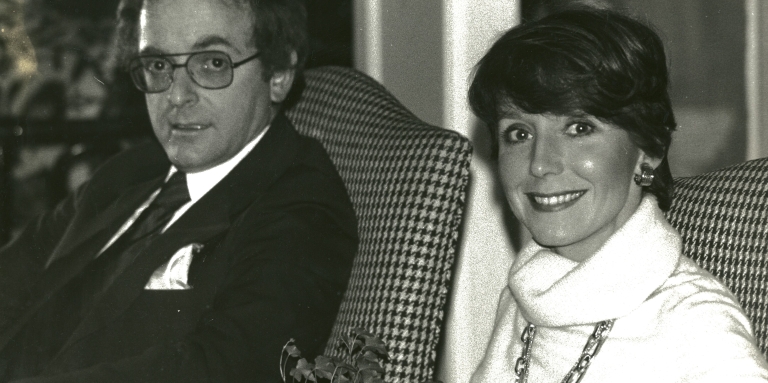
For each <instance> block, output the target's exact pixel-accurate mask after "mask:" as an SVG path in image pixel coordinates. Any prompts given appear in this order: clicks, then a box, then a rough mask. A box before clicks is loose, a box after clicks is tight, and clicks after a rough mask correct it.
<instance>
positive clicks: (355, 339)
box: [280, 328, 389, 383]
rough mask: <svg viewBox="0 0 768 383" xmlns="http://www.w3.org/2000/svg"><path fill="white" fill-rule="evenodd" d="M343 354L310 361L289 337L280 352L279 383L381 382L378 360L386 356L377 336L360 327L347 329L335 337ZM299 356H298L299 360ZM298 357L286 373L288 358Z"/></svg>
mask: <svg viewBox="0 0 768 383" xmlns="http://www.w3.org/2000/svg"><path fill="white" fill-rule="evenodd" d="M338 347H339V348H340V349H341V351H342V354H343V355H344V356H343V357H327V356H323V355H319V356H317V357H316V358H315V361H314V363H310V362H308V361H307V360H306V359H305V358H301V351H299V349H298V348H297V347H296V345H295V340H293V339H291V340H289V341H288V342H287V343H286V344H285V346H283V351H282V353H281V355H280V374H281V376H282V378H283V382H286V383H287V382H288V379H290V381H291V382H318V383H319V382H329V383H358V382H360V383H384V368H383V367H382V366H381V363H382V362H383V361H384V360H386V359H387V358H388V357H389V355H388V353H387V347H386V345H385V344H384V342H382V341H381V339H379V338H377V337H376V336H375V335H373V334H372V333H370V332H368V331H366V330H365V329H362V328H353V329H350V331H349V333H348V334H347V335H343V336H342V337H341V339H339V345H338ZM299 358H301V359H299ZM292 359H293V360H295V359H298V361H297V362H296V366H295V367H293V368H292V369H291V370H290V372H289V373H288V374H287V375H286V368H287V366H288V362H289V360H292Z"/></svg>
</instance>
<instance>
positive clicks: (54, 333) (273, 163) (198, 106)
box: [0, 0, 357, 383]
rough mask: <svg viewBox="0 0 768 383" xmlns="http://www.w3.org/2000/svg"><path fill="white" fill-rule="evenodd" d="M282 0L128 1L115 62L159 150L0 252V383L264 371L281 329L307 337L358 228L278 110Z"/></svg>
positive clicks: (311, 346)
mask: <svg viewBox="0 0 768 383" xmlns="http://www.w3.org/2000/svg"><path fill="white" fill-rule="evenodd" d="M298 1H299V0H281V1H277V0H250V1H249V0H146V1H145V3H144V4H143V6H142V7H141V10H140V13H138V15H139V20H138V21H139V23H138V25H139V26H138V27H137V28H138V29H136V30H135V31H137V37H138V55H134V56H136V57H134V59H133V60H132V61H131V64H130V71H131V75H132V78H133V80H134V82H135V84H136V86H137V87H138V88H139V89H141V90H142V91H144V92H145V93H146V101H147V107H148V111H149V115H150V119H151V122H152V126H153V129H154V132H155V135H156V136H157V138H158V141H159V143H160V145H161V147H160V146H158V145H157V144H156V143H155V144H153V145H145V146H140V147H137V148H133V149H130V150H128V151H127V152H125V153H122V154H120V155H118V156H117V157H116V158H114V159H113V160H111V161H110V162H108V163H107V164H106V165H104V166H103V167H102V168H101V169H100V170H99V171H97V173H96V174H95V175H94V177H93V178H92V179H91V180H90V181H89V182H88V183H87V184H85V185H84V187H82V188H81V189H79V190H78V192H77V194H76V195H74V196H72V197H70V198H68V199H67V200H66V201H65V202H64V203H63V204H61V205H60V206H59V207H58V208H57V209H56V210H55V211H53V212H51V213H50V214H47V215H45V216H43V217H42V218H40V220H38V221H37V222H36V223H35V224H33V225H31V226H30V227H28V228H26V229H25V230H24V231H23V233H22V234H21V235H20V236H19V237H18V238H16V239H15V240H14V241H13V242H12V243H10V244H9V245H8V246H6V247H5V248H3V249H2V250H1V251H0V273H2V274H1V277H0V349H1V350H2V351H1V352H0V369H2V373H3V376H4V378H3V379H4V380H5V381H14V382H16V381H18V382H27V383H31V382H36V383H42V382H51V383H52V382H116V381H121V382H262V381H267V382H270V381H276V380H278V379H279V370H278V361H279V359H280V352H281V348H282V345H283V344H284V343H285V342H286V341H288V339H289V338H295V339H297V341H298V344H299V346H300V347H301V348H302V349H303V350H306V351H310V352H312V351H314V352H317V351H320V350H321V349H322V347H323V345H324V342H325V340H326V338H327V337H328V335H329V333H330V328H331V326H332V323H333V320H334V318H335V315H336V311H337V309H338V306H339V302H340V299H341V296H342V295H343V292H344V289H345V287H346V281H347V279H348V277H349V272H350V268H351V262H352V258H353V255H354V253H355V250H356V246H357V234H356V222H355V217H354V212H353V210H352V207H351V203H350V202H349V198H348V196H347V194H346V191H345V189H344V187H343V185H342V183H341V180H340V178H339V177H338V174H337V173H336V171H335V169H334V168H333V166H332V164H331V162H330V160H329V159H328V157H327V155H326V153H325V152H324V151H323V149H322V147H321V146H320V145H319V143H317V142H316V141H314V140H311V139H308V138H305V137H301V136H299V135H298V134H297V133H296V132H295V131H294V129H293V127H292V126H291V124H290V122H288V120H287V119H286V118H285V117H284V116H283V115H282V113H281V112H280V111H279V109H280V103H281V102H282V101H283V100H284V99H285V97H286V95H287V93H288V91H289V90H290V88H291V86H292V83H293V79H294V76H295V75H296V70H297V68H299V67H300V66H301V63H302V62H303V60H304V52H305V41H306V37H305V32H304V31H303V29H302V27H303V25H304V23H305V16H304V13H303V9H302V8H301V6H300V4H299V3H298ZM122 14H124V15H130V12H128V11H126V10H123V12H122ZM125 21H126V20H123V21H122V22H123V24H121V25H122V26H123V27H126V28H131V25H130V23H126V22H125ZM129 21H130V20H129ZM128 32H131V30H129V31H128ZM132 35H134V34H132V33H123V36H132ZM128 40H129V41H130V40H131V39H130V38H129V39H128ZM134 41H135V40H134ZM129 49H131V50H132V51H134V52H136V51H137V49H136V48H135V47H129ZM153 227H154V228H153Z"/></svg>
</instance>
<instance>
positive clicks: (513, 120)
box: [498, 109, 660, 262]
mask: <svg viewBox="0 0 768 383" xmlns="http://www.w3.org/2000/svg"><path fill="white" fill-rule="evenodd" d="M498 135H499V137H498V138H499V140H498V141H499V174H500V176H501V181H502V186H503V187H504V193H505V194H506V197H507V201H508V202H509V205H510V206H511V208H512V211H513V212H514V214H515V216H517V218H518V219H519V220H520V221H521V222H522V224H523V225H525V227H526V228H528V230H529V231H530V232H531V234H532V236H533V239H534V240H535V241H536V242H537V243H538V244H540V245H542V246H544V247H548V248H552V249H553V250H555V251H556V252H558V254H560V255H562V256H564V257H567V258H570V259H572V260H574V261H577V262H580V261H582V260H584V259H586V258H587V257H588V256H589V255H591V254H593V253H594V252H595V251H597V250H598V249H599V248H600V246H601V245H602V244H603V243H605V241H606V240H607V239H608V238H609V237H610V236H611V235H612V234H613V233H614V232H615V231H616V230H617V229H618V228H620V227H621V226H622V225H623V224H624V222H626V221H627V219H628V218H629V217H630V216H631V215H632V213H634V211H635V210H636V209H637V207H638V205H639V204H640V200H641V198H642V193H643V192H642V188H641V187H640V186H638V185H636V184H635V182H634V180H633V177H634V174H635V173H637V174H639V173H640V166H641V164H642V163H643V162H647V163H649V164H650V165H651V166H653V167H654V168H655V167H656V166H657V165H658V163H659V162H660V161H656V160H653V159H650V158H648V156H646V155H645V154H644V153H643V152H642V151H641V150H640V149H639V148H638V147H637V146H636V145H635V144H634V143H633V142H632V141H631V140H630V137H629V134H628V133H627V131H625V130H623V129H620V128H618V127H616V126H614V125H611V124H608V123H605V122H602V121H600V120H598V119H597V118H595V117H593V116H590V115H572V116H558V115H551V114H528V113H524V112H521V111H519V110H517V109H512V110H509V111H508V112H507V113H505V115H504V116H502V119H501V120H500V121H499V126H498Z"/></svg>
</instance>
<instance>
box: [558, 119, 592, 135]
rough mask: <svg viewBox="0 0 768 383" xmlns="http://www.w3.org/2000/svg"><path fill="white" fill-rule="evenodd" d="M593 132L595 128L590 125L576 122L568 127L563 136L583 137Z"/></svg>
mask: <svg viewBox="0 0 768 383" xmlns="http://www.w3.org/2000/svg"><path fill="white" fill-rule="evenodd" d="M594 130H595V127H594V126H592V125H591V124H588V123H586V122H576V123H573V124H571V125H569V126H568V127H567V128H566V129H565V134H567V135H569V136H584V135H587V134H590V133H592V132H593V131H594Z"/></svg>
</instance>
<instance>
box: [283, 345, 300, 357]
mask: <svg viewBox="0 0 768 383" xmlns="http://www.w3.org/2000/svg"><path fill="white" fill-rule="evenodd" d="M285 352H287V353H288V355H290V356H292V357H294V358H298V357H300V356H301V351H299V348H298V347H296V346H294V345H290V346H285Z"/></svg>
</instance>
